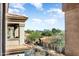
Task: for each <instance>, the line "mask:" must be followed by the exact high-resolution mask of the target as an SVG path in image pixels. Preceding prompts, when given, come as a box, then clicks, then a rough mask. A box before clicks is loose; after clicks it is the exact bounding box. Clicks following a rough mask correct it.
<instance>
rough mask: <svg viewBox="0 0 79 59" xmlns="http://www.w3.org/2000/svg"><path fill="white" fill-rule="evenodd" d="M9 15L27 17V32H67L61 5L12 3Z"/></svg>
mask: <svg viewBox="0 0 79 59" xmlns="http://www.w3.org/2000/svg"><path fill="white" fill-rule="evenodd" d="M9 13H13V14H19V15H24V16H27V17H28V19H27V20H26V21H25V28H24V29H25V30H27V29H30V30H44V29H49V30H51V29H52V28H56V29H61V30H65V20H64V12H63V11H62V4H61V3H10V4H9Z"/></svg>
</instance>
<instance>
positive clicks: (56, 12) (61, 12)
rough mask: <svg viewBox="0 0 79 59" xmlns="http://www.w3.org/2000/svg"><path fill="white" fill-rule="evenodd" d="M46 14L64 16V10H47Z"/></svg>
mask: <svg viewBox="0 0 79 59" xmlns="http://www.w3.org/2000/svg"><path fill="white" fill-rule="evenodd" d="M46 13H52V14H64V12H63V11H62V9H59V8H51V9H49V10H47V11H46Z"/></svg>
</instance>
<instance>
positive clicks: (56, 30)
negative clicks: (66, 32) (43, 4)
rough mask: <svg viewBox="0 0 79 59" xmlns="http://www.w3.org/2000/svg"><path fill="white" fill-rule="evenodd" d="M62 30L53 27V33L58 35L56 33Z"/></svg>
mask: <svg viewBox="0 0 79 59" xmlns="http://www.w3.org/2000/svg"><path fill="white" fill-rule="evenodd" d="M60 32H61V30H59V29H55V28H53V29H52V33H53V34H54V35H56V34H58V33H60Z"/></svg>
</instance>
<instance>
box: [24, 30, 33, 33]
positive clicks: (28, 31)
mask: <svg viewBox="0 0 79 59" xmlns="http://www.w3.org/2000/svg"><path fill="white" fill-rule="evenodd" d="M31 32H33V30H29V29H28V30H26V31H25V33H31Z"/></svg>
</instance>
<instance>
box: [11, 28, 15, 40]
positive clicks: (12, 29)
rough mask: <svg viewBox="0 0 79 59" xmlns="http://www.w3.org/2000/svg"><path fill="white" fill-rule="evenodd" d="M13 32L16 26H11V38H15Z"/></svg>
mask: <svg viewBox="0 0 79 59" xmlns="http://www.w3.org/2000/svg"><path fill="white" fill-rule="evenodd" d="M13 32H14V27H10V39H13V38H14V36H13Z"/></svg>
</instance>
